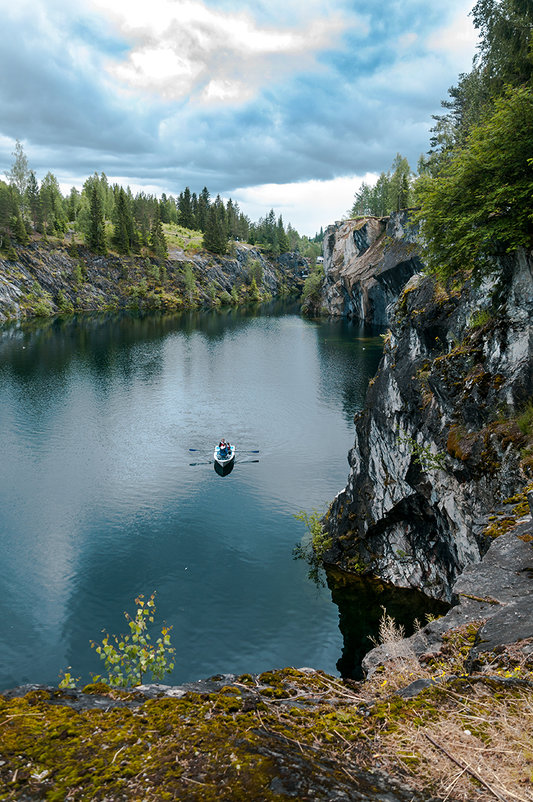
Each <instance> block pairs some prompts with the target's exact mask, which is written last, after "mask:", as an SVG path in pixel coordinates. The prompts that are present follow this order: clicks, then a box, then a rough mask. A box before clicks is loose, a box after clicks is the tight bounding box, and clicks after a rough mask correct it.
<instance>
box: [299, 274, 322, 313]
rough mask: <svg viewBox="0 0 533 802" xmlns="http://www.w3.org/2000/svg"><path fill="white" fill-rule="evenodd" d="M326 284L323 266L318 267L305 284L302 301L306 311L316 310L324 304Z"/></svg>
mask: <svg viewBox="0 0 533 802" xmlns="http://www.w3.org/2000/svg"><path fill="white" fill-rule="evenodd" d="M323 283H324V268H323V267H322V265H317V266H316V267H315V268H314V270H313V271H312V273H310V274H309V275H308V276H307V278H306V280H305V282H304V288H303V291H302V300H303V307H304V309H307V310H311V309H316V308H317V307H319V306H320V304H321V303H322V286H323Z"/></svg>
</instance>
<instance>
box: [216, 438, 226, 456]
mask: <svg viewBox="0 0 533 802" xmlns="http://www.w3.org/2000/svg"><path fill="white" fill-rule="evenodd" d="M218 449H219V451H220V456H221V457H226V456H227V454H228V450H227V449H228V446H227V443H226V441H225V440H224V438H222V440H221V441H220V443H219V444H218Z"/></svg>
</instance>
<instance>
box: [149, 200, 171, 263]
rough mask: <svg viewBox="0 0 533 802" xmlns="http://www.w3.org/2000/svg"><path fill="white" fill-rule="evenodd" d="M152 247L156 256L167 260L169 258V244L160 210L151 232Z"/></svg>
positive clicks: (155, 217) (157, 212)
mask: <svg viewBox="0 0 533 802" xmlns="http://www.w3.org/2000/svg"><path fill="white" fill-rule="evenodd" d="M150 245H151V246H152V250H153V252H154V253H155V255H156V256H158V257H159V258H160V259H166V258H167V256H168V250H167V243H166V240H165V234H164V232H163V225H162V223H161V218H160V216H159V208H158V209H157V211H156V214H155V216H154V219H153V222H152V229H151V231H150Z"/></svg>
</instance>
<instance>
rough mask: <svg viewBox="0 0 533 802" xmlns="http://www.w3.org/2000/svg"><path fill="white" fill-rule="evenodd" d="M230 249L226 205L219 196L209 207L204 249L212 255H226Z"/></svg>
mask: <svg viewBox="0 0 533 802" xmlns="http://www.w3.org/2000/svg"><path fill="white" fill-rule="evenodd" d="M227 247H228V235H227V230H226V217H225V214H224V204H223V203H222V200H221V198H220V196H219V195H217V199H216V200H215V202H214V203H213V204H211V206H210V207H209V212H208V215H207V223H206V228H205V232H204V248H205V249H206V250H207V251H211V253H219V254H224V253H226V250H227Z"/></svg>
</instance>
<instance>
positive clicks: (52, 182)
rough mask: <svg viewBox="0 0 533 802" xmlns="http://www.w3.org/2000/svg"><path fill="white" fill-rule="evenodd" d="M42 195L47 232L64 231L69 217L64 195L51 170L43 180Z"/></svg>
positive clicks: (59, 232) (58, 232) (60, 232)
mask: <svg viewBox="0 0 533 802" xmlns="http://www.w3.org/2000/svg"><path fill="white" fill-rule="evenodd" d="M40 197H41V207H42V213H43V222H44V229H45V234H50V233H54V232H55V233H57V234H62V233H64V232H65V231H66V228H67V219H66V214H65V210H64V208H63V196H62V194H61V190H60V189H59V182H58V180H57V178H56V177H55V175H54V174H53V173H51V172H48V173H47V174H46V175H45V177H44V178H43V180H42V183H41V189H40Z"/></svg>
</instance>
